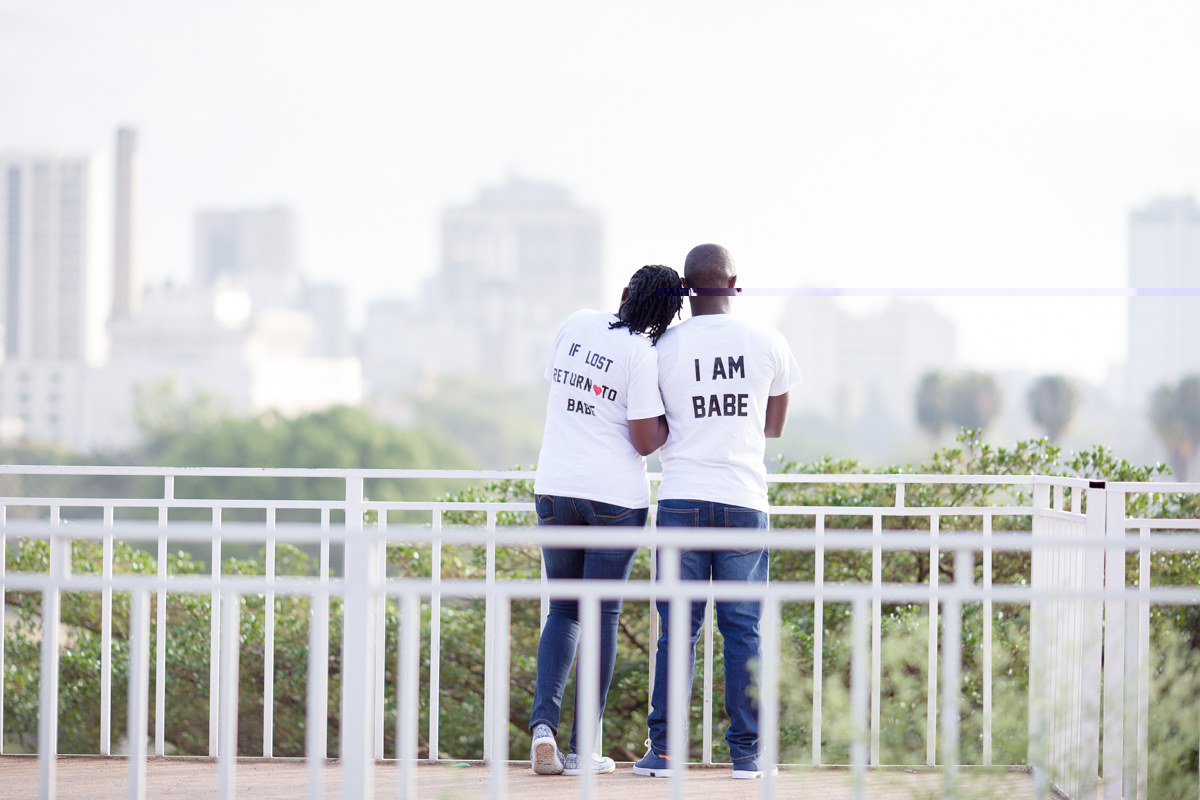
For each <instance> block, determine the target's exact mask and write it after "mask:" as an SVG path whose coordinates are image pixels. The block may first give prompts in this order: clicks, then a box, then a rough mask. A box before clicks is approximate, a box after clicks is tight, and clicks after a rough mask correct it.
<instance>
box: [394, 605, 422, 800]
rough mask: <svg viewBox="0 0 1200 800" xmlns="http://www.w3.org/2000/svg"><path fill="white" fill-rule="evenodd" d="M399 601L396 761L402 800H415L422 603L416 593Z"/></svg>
mask: <svg viewBox="0 0 1200 800" xmlns="http://www.w3.org/2000/svg"><path fill="white" fill-rule="evenodd" d="M398 600H399V602H400V613H399V614H397V617H398V620H399V624H400V631H399V635H398V636H397V637H396V647H397V650H398V652H397V658H398V663H397V665H396V760H397V761H398V762H399V767H400V800H416V797H417V717H418V703H419V702H420V698H419V695H418V689H419V686H418V682H419V681H420V678H421V662H420V658H421V603H420V598H419V597H418V596H417V595H416V594H415V593H413V592H406V593H404V594H402V595H401V596H400V597H399V598H398Z"/></svg>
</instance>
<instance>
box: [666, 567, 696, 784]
mask: <svg viewBox="0 0 1200 800" xmlns="http://www.w3.org/2000/svg"><path fill="white" fill-rule="evenodd" d="M660 552H661V556H660V563H659V568H660V572H661V575H662V581H661V582H660V584H659V586H658V594H659V595H660V596H661V595H662V594H664V593H665V594H666V595H667V598H668V605H667V617H668V619H667V625H668V628H667V645H668V646H667V756H668V757H669V758H670V760H671V773H672V774H671V797H672V798H673V799H674V800H683V794H684V777H685V776H686V775H687V765H688V740H687V728H688V716H689V714H688V710H689V709H688V707H689V705H690V703H689V702H688V699H689V698H688V691H687V666H688V654H689V651H690V650H691V641H690V640H691V626H692V608H691V606H692V604H691V601H690V599H689V598H688V597H687V595H686V591H687V590H686V588H685V587H684V585H683V584H682V582H681V581H680V563H679V557H680V554H679V548H678V547H674V546H667V547H663V548H662V549H661V551H660Z"/></svg>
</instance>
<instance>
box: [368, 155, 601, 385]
mask: <svg viewBox="0 0 1200 800" xmlns="http://www.w3.org/2000/svg"><path fill="white" fill-rule="evenodd" d="M601 240H602V235H601V223H600V217H599V215H598V214H597V213H596V212H594V211H591V210H589V209H585V208H581V207H580V206H578V205H576V204H575V202H574V201H573V200H572V199H571V195H570V193H569V192H568V191H567V190H566V189H564V188H562V187H559V186H555V185H553V184H548V183H536V182H532V181H525V180H519V179H516V178H509V180H508V181H507V182H506V183H504V184H502V185H499V186H492V187H487V188H485V189H483V190H482V191H481V192H480V193H479V195H478V197H477V198H476V200H475V202H474V203H471V204H470V205H463V206H452V207H450V208H447V209H446V210H445V212H444V213H443V214H442V263H441V270H440V271H439V272H438V274H437V276H436V277H435V278H434V279H433V280H432V281H431V282H430V283H429V284H428V285H427V286H426V291H425V294H424V295H423V296H422V297H421V298H420V299H419V300H418V301H416V302H415V303H405V302H395V301H382V302H379V303H377V304H374V305H372V307H371V308H370V309H368V312H367V328H366V330H365V332H364V337H363V349H364V356H365V362H366V363H365V364H364V367H365V371H366V373H367V378H368V381H369V384H370V386H371V390H370V391H371V393H372V395H374V396H375V397H377V398H378V397H383V396H388V395H392V394H396V393H402V392H404V391H409V390H411V389H412V388H414V387H415V386H416V385H417V384H419V383H421V382H422V380H423V379H427V378H428V377H430V376H432V375H439V374H440V375H446V374H456V373H457V374H463V373H467V374H475V375H480V376H483V377H487V378H489V379H492V380H496V381H499V382H501V383H505V384H510V385H512V384H522V383H529V382H532V381H535V380H537V379H538V378H539V377H540V376H541V374H542V370H543V369H544V368H545V365H546V357H547V354H548V353H549V349H550V344H551V342H552V341H553V339H554V333H555V331H556V330H557V329H558V326H559V325H561V324H562V321H563V320H564V319H566V317H567V316H568V315H569V314H571V313H572V312H574V311H576V310H578V309H581V308H600V307H601V300H602V299H601V296H600V289H601V279H602V275H601Z"/></svg>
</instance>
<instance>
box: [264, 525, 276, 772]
mask: <svg viewBox="0 0 1200 800" xmlns="http://www.w3.org/2000/svg"><path fill="white" fill-rule="evenodd" d="M264 550H265V553H264V555H265V556H266V562H267V563H266V567H267V569H266V572H267V576H266V577H267V591H266V592H264V593H263V734H262V751H263V758H272V757H273V756H274V755H275V752H274V751H275V747H274V742H275V591H274V590H273V589H272V588H271V587H272V586H274V584H275V507H274V506H268V507H267V541H266V546H265V548H264Z"/></svg>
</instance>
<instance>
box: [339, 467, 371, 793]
mask: <svg viewBox="0 0 1200 800" xmlns="http://www.w3.org/2000/svg"><path fill="white" fill-rule="evenodd" d="M362 504H363V479H362V477H361V476H358V475H351V476H348V477H347V478H346V548H345V554H346V561H345V576H346V577H345V587H346V599H345V605H344V608H345V614H344V621H343V623H342V651H343V652H344V653H345V662H344V664H343V667H342V698H343V702H342V708H343V715H342V748H341V749H342V780H343V789H342V791H343V794H344V796H346V797H354V798H358V797H371V796H373V793H374V788H373V786H374V768H373V767H374V760H373V759H372V758H371V752H372V744H373V741H372V740H373V734H374V728H375V725H374V720H373V717H374V712H375V676H374V674H373V673H374V672H375V619H374V617H375V595H376V592H377V591H378V590H379V578H378V574H377V572H376V567H375V559H376V557H377V555H378V550H379V549H378V548H377V547H376V546H375V543H374V542H370V541H368V540H367V537H366V536H365V535H364V534H363V519H362V510H363V509H362Z"/></svg>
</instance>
